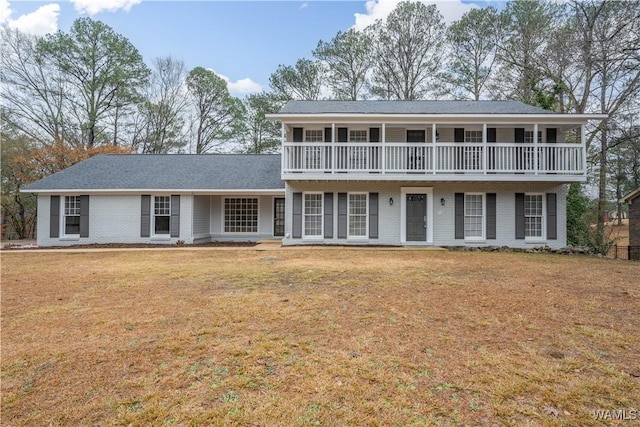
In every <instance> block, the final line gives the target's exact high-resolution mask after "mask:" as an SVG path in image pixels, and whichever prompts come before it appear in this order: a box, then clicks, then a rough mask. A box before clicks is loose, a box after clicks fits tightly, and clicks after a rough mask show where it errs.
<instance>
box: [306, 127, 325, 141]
mask: <svg viewBox="0 0 640 427" xmlns="http://www.w3.org/2000/svg"><path fill="white" fill-rule="evenodd" d="M304 140H305V141H306V142H323V141H324V131H323V130H322V129H305V131H304Z"/></svg>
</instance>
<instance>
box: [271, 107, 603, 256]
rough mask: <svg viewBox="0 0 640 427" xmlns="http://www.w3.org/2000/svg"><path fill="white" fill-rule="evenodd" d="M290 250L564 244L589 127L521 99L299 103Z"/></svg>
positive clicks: (285, 120)
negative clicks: (570, 192) (570, 189)
mask: <svg viewBox="0 0 640 427" xmlns="http://www.w3.org/2000/svg"><path fill="white" fill-rule="evenodd" d="M269 118H271V119H273V120H279V121H281V122H282V166H281V178H282V180H283V181H285V198H286V200H287V203H286V212H285V236H284V243H285V244H313V243H324V244H365V245H366V244H373V245H438V246H457V245H466V246H482V245H491V246H503V245H506V246H511V247H521V248H527V247H533V246H543V245H547V246H550V247H552V248H559V247H563V246H565V245H566V184H567V183H571V182H584V181H586V145H585V126H586V124H587V123H588V121H589V120H601V119H604V118H605V116H603V115H587V114H557V113H554V112H551V111H547V110H544V109H540V108H537V107H532V106H529V105H526V104H523V103H520V102H515V101H291V102H289V103H287V104H286V105H285V106H284V107H283V108H282V109H281V111H280V112H279V113H277V114H272V115H270V116H269Z"/></svg>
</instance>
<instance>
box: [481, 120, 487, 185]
mask: <svg viewBox="0 0 640 427" xmlns="http://www.w3.org/2000/svg"><path fill="white" fill-rule="evenodd" d="M482 170H483V174H484V175H486V174H487V124H486V123H483V124H482Z"/></svg>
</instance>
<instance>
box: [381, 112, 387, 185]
mask: <svg viewBox="0 0 640 427" xmlns="http://www.w3.org/2000/svg"><path fill="white" fill-rule="evenodd" d="M380 132H381V133H382V135H381V139H380V141H382V173H386V171H387V124H386V123H382V128H381V129H380Z"/></svg>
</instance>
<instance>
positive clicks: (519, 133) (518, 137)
mask: <svg viewBox="0 0 640 427" xmlns="http://www.w3.org/2000/svg"><path fill="white" fill-rule="evenodd" d="M513 137H514V140H515V142H524V128H515V129H514V135H513Z"/></svg>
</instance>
